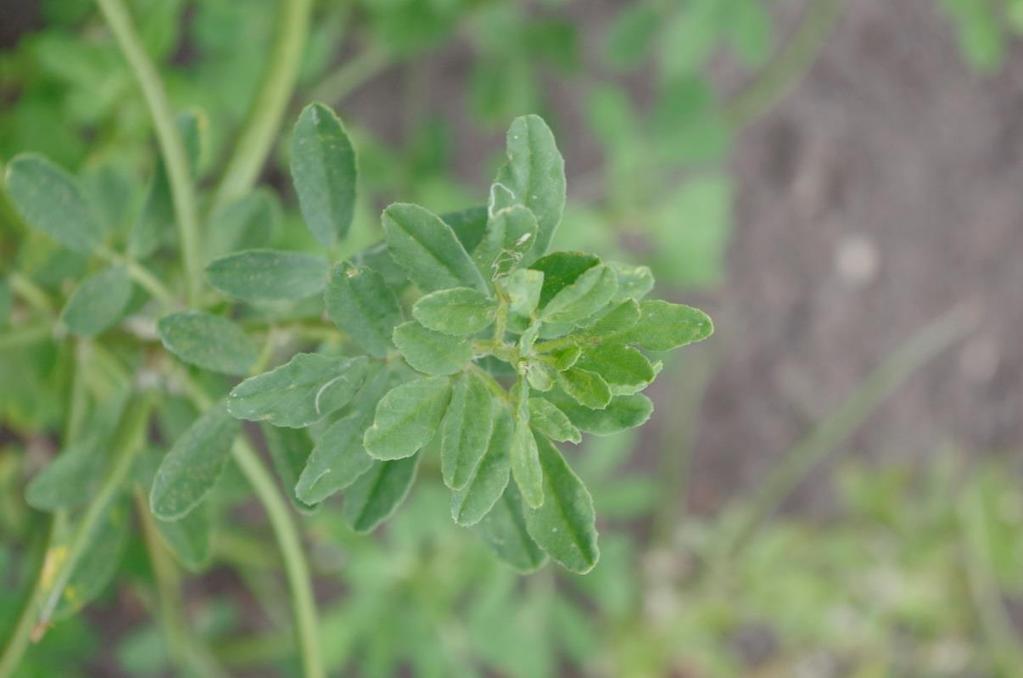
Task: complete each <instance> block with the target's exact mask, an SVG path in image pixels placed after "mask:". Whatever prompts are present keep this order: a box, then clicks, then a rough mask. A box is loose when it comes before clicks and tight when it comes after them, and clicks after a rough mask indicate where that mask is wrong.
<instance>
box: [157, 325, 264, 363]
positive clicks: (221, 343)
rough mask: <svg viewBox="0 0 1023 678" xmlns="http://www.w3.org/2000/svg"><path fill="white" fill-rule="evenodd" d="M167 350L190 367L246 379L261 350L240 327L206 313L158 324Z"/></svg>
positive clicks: (159, 332) (158, 329) (158, 331)
mask: <svg viewBox="0 0 1023 678" xmlns="http://www.w3.org/2000/svg"><path fill="white" fill-rule="evenodd" d="M156 331H157V333H158V334H159V335H160V340H161V341H162V342H163V345H164V348H166V349H167V350H168V351H170V352H171V353H173V354H174V355H176V356H177V357H178V358H180V359H181V360H183V361H184V362H186V363H189V364H190V365H195V366H196V367H201V368H203V369H207V370H210V371H212V372H220V373H221V374H233V375H239V376H241V375H245V374H247V373H248V371H249V369H250V368H251V367H252V365H253V364H254V363H255V362H256V359H257V358H258V356H259V349H258V348H257V347H256V344H255V343H254V342H253V341H252V340H251V339H250V338H249V336H248V335H247V334H245V330H243V329H242V328H241V327H240V326H238V325H237V324H235V323H234V322H232V321H230V320H228V319H227V318H224V317H222V316H219V315H212V314H210V313H206V312H204V311H183V312H181V313H172V314H171V315H167V316H164V317H162V318H160V321H159V322H158V323H157V324H156Z"/></svg>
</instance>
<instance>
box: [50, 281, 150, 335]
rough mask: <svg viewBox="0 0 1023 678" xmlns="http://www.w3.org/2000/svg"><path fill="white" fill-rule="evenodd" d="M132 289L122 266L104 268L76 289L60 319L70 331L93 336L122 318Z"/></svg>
mask: <svg viewBox="0 0 1023 678" xmlns="http://www.w3.org/2000/svg"><path fill="white" fill-rule="evenodd" d="M131 292H132V288H131V279H130V278H129V277H128V274H127V273H126V272H125V270H124V269H123V268H121V267H120V266H116V267H112V268H107V269H104V270H102V271H100V272H99V273H96V274H94V275H91V276H89V277H88V278H86V279H85V280H83V281H82V284H81V285H79V286H78V287H77V288H76V289H75V291H74V293H73V294H72V295H71V298H70V299H68V302H67V305H66V306H65V307H64V310H63V311H61V314H60V319H61V322H63V323H64V325H66V326H67V328H68V329H69V330H70V331H71V332H72V334H77V335H78V336H81V337H91V336H95V335H97V334H99V333H100V332H102V331H103V330H105V329H107V328H108V327H110V326H111V325H113V324H114V323H116V322H117V321H118V320H120V319H121V316H122V315H123V314H124V310H125V308H127V307H128V302H129V301H131Z"/></svg>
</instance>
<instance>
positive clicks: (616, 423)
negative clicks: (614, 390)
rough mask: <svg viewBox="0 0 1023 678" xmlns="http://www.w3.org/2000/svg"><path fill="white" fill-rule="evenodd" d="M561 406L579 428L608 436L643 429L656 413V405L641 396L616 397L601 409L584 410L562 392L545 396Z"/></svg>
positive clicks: (586, 408)
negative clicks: (654, 412)
mask: <svg viewBox="0 0 1023 678" xmlns="http://www.w3.org/2000/svg"><path fill="white" fill-rule="evenodd" d="M544 397H545V398H548V399H549V400H550V401H551V402H553V403H554V404H556V405H557V406H558V409H560V410H561V411H562V412H564V413H565V414H566V415H568V418H569V419H570V420H571V421H572V423H573V424H575V425H576V426H577V427H578V428H579V429H581V430H583V431H586V432H587V433H592V434H594V435H600V436H606V435H611V434H613V433H619V432H620V431H625V430H627V429H630V428H635V427H637V426H642V425H643V424H645V423H646V422H647V420H648V419H649V418H650V415H651V414H652V413H653V411H654V404H653V403H652V402H651V401H650V399H649V398H647V397H646V396H645V395H642V394H639V393H637V394H634V395H626V396H615V397H614V398H612V399H611V402H610V403H608V404H607V407H605V408H604V409H602V410H595V409H591V408H588V407H583V406H582V405H580V404H579V403H577V402H576V401H575V400H573V399H572V398H570V397H569V396H568V395H566V394H565V393H564V392H562V391H558V390H555V391H552V392H550V393H548V394H545V395H544Z"/></svg>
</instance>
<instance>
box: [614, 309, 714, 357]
mask: <svg viewBox="0 0 1023 678" xmlns="http://www.w3.org/2000/svg"><path fill="white" fill-rule="evenodd" d="M639 309H640V314H641V315H640V318H639V322H638V323H636V324H635V325H634V326H633V327H632V328H631V329H630V330H628V331H626V332H623V333H622V334H620V335H616V336H615V337H614V340H615V342H618V343H623V344H635V345H637V346H639V347H640V348H645V349H648V350H650V351H669V350H671V349H673V348H678V347H679V346H685V345H686V344H691V343H693V342H697V341H703V340H704V339H706V338H707V337H709V336H710V335H711V334H713V333H714V323H713V322H712V321H711V319H710V317H709V316H708V315H707V314H706V313H704V312H703V311H701V310H700V309H698V308H692V307H691V306H684V305H682V304H672V303H669V302H667V301H661V300H660V299H650V300H647V301H643V302H641V303H640V305H639Z"/></svg>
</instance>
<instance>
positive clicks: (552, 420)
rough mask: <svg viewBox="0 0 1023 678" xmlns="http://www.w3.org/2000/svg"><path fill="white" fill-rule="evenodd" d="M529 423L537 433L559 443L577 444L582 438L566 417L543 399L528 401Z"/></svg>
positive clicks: (556, 407) (555, 406)
mask: <svg viewBox="0 0 1023 678" xmlns="http://www.w3.org/2000/svg"><path fill="white" fill-rule="evenodd" d="M529 423H530V425H531V426H532V427H533V428H534V429H535V430H536V431H537V432H538V433H541V434H543V435H545V436H547V437H548V438H550V439H551V440H557V441H558V442H561V443H564V442H571V443H578V442H580V441H581V440H582V438H583V436H582V433H580V432H579V429H577V428H576V427H575V426H574V425H573V424H572V422H571V420H569V418H568V416H567V415H566V414H565V413H564V412H562V411H561V410H559V409H558V406H557V405H555V404H554V403H552V402H551V401H549V400H547V399H545V398H530V399H529Z"/></svg>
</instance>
